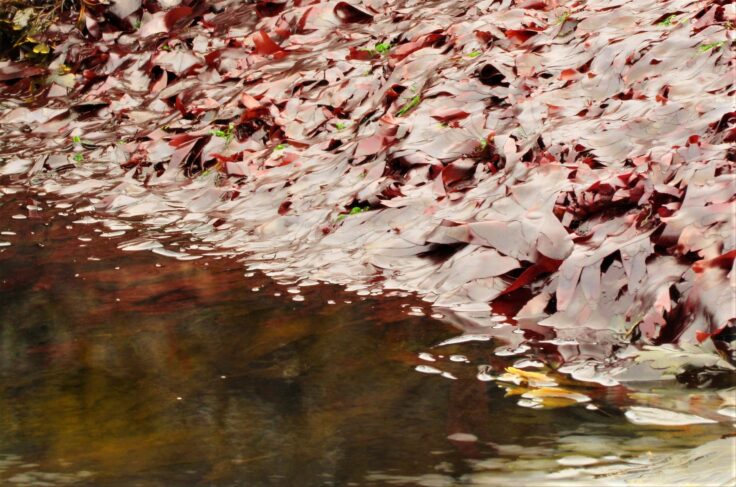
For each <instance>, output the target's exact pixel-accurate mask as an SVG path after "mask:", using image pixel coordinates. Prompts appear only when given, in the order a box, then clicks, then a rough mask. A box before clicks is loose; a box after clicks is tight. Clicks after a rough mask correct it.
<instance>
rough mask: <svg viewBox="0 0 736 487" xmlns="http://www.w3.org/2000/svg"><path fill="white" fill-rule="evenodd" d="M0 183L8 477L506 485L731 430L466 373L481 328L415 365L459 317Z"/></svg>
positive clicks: (620, 393) (2, 476) (2, 400)
mask: <svg viewBox="0 0 736 487" xmlns="http://www.w3.org/2000/svg"><path fill="white" fill-rule="evenodd" d="M1 202H2V206H1V207H0V227H1V228H0V230H2V231H5V232H14V233H15V235H11V234H6V235H3V236H0V241H5V242H9V243H10V244H11V245H9V246H4V247H0V292H1V295H0V296H1V297H0V299H1V300H2V303H1V304H2V306H0V333H1V335H0V485H37V486H42V485H90V486H92V485H95V486H97V485H100V486H108V485H109V486H167V487H168V486H190V485H191V486H199V485H203V486H204V485H207V486H209V485H213V486H236V485H237V486H249V487H259V486H330V485H334V486H343V485H427V486H442V485H467V484H472V485H486V484H493V483H494V482H496V481H497V482H500V483H501V484H504V483H505V484H506V485H508V483H507V482H508V479H509V478H514V477H518V478H525V477H527V476H530V475H532V474H533V475H536V477H533V478H536V479H539V478H544V476H545V475H548V474H549V473H554V472H557V471H559V470H560V469H562V468H563V467H562V466H560V464H559V462H558V460H559V459H560V458H564V457H567V456H570V455H586V456H590V457H594V458H596V459H598V461H600V462H602V463H601V464H610V463H622V462H623V463H625V462H630V463H631V464H632V465H635V464H637V462H638V463H641V461H642V460H641V456H642V455H644V456H646V455H654V454H657V453H660V452H671V451H679V450H683V449H686V448H692V447H695V446H697V445H700V444H703V443H705V442H707V441H709V440H713V439H716V438H719V437H720V436H721V435H722V434H724V432H730V431H731V430H732V428H731V426H730V425H728V424H716V425H702V426H690V427H680V428H645V427H644V428H643V427H641V426H635V425H632V424H630V423H628V422H627V421H626V419H625V418H624V417H623V415H622V413H621V411H620V409H619V407H620V405H621V404H623V403H626V402H627V401H629V402H630V401H631V399H630V398H629V396H628V392H627V391H626V390H623V389H621V388H619V389H616V390H612V391H610V392H603V393H600V394H599V395H598V404H599V405H600V409H598V410H595V411H593V410H587V409H585V408H584V407H582V406H576V407H568V408H558V409H549V410H546V409H545V410H533V409H526V408H521V407H518V406H517V405H516V400H517V398H514V397H504V395H505V391H504V389H502V388H499V387H498V386H497V385H496V384H495V383H493V382H480V381H478V380H477V379H476V378H475V372H474V371H475V367H477V363H476V362H477V361H480V360H482V358H483V356H484V355H487V354H489V353H490V352H489V351H490V350H492V347H491V345H490V344H489V343H488V342H485V343H470V344H468V343H465V344H462V345H458V346H456V348H452V347H450V348H449V349H448V352H447V353H454V352H457V353H465V354H466V355H468V357H470V358H471V362H473V363H471V364H462V365H457V367H458V368H457V370H456V372H455V375H457V376H458V379H457V380H451V379H447V378H444V377H440V376H437V375H428V374H421V373H418V372H417V371H415V370H414V367H415V366H416V365H417V364H421V363H423V362H421V360H419V359H418V357H417V356H418V354H419V353H420V352H423V351H426V350H428V349H430V347H432V346H433V345H435V344H437V343H438V342H440V341H442V340H444V339H446V338H448V337H451V336H454V335H457V334H458V333H459V331H458V330H455V329H453V328H451V327H450V326H449V325H447V324H444V323H442V322H440V321H437V320H433V319H431V318H429V317H418V316H409V315H407V314H406V313H405V310H406V308H405V307H402V306H403V305H406V304H410V305H412V306H416V305H419V306H421V304H419V302H418V301H416V300H413V299H410V298H388V297H373V298H371V297H364V298H361V297H358V296H355V295H353V294H350V293H346V292H344V291H342V290H340V289H338V288H335V287H330V286H314V287H309V288H305V289H304V291H303V292H302V294H303V295H304V297H305V300H304V301H303V302H295V301H293V300H292V296H291V295H290V294H289V293H288V292H286V290H285V288H283V287H281V286H278V285H276V284H273V283H272V282H270V281H269V280H267V279H266V278H264V277H259V276H257V275H256V276H252V277H244V275H243V274H244V271H243V267H242V264H240V263H237V262H234V261H230V260H228V261H225V260H216V259H213V258H205V259H201V260H196V261H189V262H180V261H176V260H171V259H166V258H164V257H161V256H158V255H155V254H153V253H149V252H122V251H120V250H118V249H117V247H116V242H117V241H119V239H117V240H116V239H105V238H100V237H99V236H98V233H99V232H95V230H94V228H93V227H82V226H80V225H75V224H72V221H74V220H77V219H79V218H80V215H78V214H74V213H73V212H70V213H69V214H68V215H63V214H60V213H59V211H56V212H53V211H41V212H38V213H37V212H35V211H30V212H29V211H27V210H26V209H25V205H26V204H27V203H28V200H27V195H24V194H22V193H21V194H16V195H12V196H6V197H4V198H3V199H2V200H1ZM41 206H43V202H41ZM16 214H24V215H29V214H30V218H28V219H13V218H12V215H16ZM68 226H69V227H71V229H70V228H68ZM80 235H81V236H83V238H84V237H85V236H88V237H90V238H91V240H90V241H87V240H86V239H85V240H79V239H78V237H79V236H80ZM254 288H257V290H254ZM276 293H280V294H281V296H275V295H274V294H276ZM328 300H333V301H335V304H327V302H328ZM346 301H351V302H350V303H346ZM463 371H467V373H463ZM659 387H660V391H659V392H658V397H662V396H666V395H668V394H669V395H674V396H675V397H676V398H677V401H679V402H680V403H683V402H684V403H688V401H690V402H693V401H694V402H699V403H701V404H702V403H703V402H704V401H705V402H707V401H709V400H710V399H711V398H712V394H710V393H708V392H702V391H700V392H698V391H687V390H685V389H682V388H680V387H679V386H676V385H668V386H666V387H664V386H662V385H659ZM642 390H643V391H645V392H646V390H647V389H646V388H643V389H642ZM640 392H641V391H640ZM714 404H715V403H714ZM729 428H730V429H729ZM456 433H464V434H466V435H473V436H474V437H475V438H477V440H476V441H457V440H452V439H448V436H450V435H453V434H456ZM454 438H457V437H454ZM468 438H470V437H468ZM468 438H466V439H468ZM470 439H472V438H470ZM604 457H607V459H604ZM540 475H541V476H542V477H539V476H540ZM509 476H511V477H509ZM530 478H532V477H530ZM494 479H495V480H494ZM504 479H506V480H504ZM532 484H533V482H527V483H526V485H532Z"/></svg>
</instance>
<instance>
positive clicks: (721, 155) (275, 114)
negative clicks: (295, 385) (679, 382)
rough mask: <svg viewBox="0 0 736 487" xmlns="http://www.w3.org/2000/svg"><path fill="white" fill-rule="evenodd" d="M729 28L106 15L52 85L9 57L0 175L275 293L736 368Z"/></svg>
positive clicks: (147, 9)
mask: <svg viewBox="0 0 736 487" xmlns="http://www.w3.org/2000/svg"><path fill="white" fill-rule="evenodd" d="M83 5H87V4H83ZM734 22H736V9H735V8H734V5H733V4H731V3H730V2H725V1H708V2H703V1H691V0H673V1H667V2H662V1H656V0H645V1H632V0H595V1H590V2H571V1H553V0H547V1H540V0H523V1H513V0H500V1H494V0H485V1H479V2H478V1H472V2H471V1H456V0H452V1H450V0H436V1H424V0H422V1H417V0H414V1H411V0H402V1H393V0H363V1H357V0H353V1H331V2H310V1H300V0H294V1H288V2H273V1H258V2H255V3H251V2H248V3H246V2H240V1H233V0H224V1H212V2H208V3H205V2H201V1H187V0H183V1H179V2H177V1H176V0H159V1H158V2H155V1H151V0H148V1H146V2H141V1H140V0H112V1H111V2H110V4H109V5H99V4H97V5H94V6H88V8H86V10H85V11H84V12H83V14H82V15H81V16H80V22H79V24H78V25H82V27H81V29H80V28H78V26H77V25H75V24H73V23H72V22H59V23H57V24H55V25H54V26H52V27H51V28H49V29H48V30H47V31H46V32H45V34H44V36H45V37H43V39H41V41H43V42H44V43H45V44H47V45H49V46H52V47H53V51H52V58H53V61H52V62H51V63H50V64H49V65H48V68H42V67H39V66H38V65H32V64H28V63H24V62H18V61H6V62H3V63H1V64H0V82H2V83H3V85H4V86H3V95H2V96H3V101H2V108H1V109H0V121H1V123H2V127H3V129H2V135H1V137H0V141H1V142H0V143H1V144H2V148H3V150H2V159H3V161H4V162H3V163H2V164H3V165H2V167H1V168H0V173H2V174H5V175H13V177H15V178H18V177H21V178H26V181H28V183H29V184H31V185H35V186H37V187H38V188H42V189H43V190H44V191H48V192H54V193H58V194H59V195H61V196H63V197H73V198H80V196H79V195H84V198H87V200H86V201H91V202H92V203H93V204H94V206H95V208H96V209H97V210H99V211H102V212H105V213H108V214H115V215H118V216H119V217H120V218H123V219H126V218H127V219H136V220H138V221H141V222H142V223H143V224H145V225H147V226H149V227H150V228H151V230H152V231H153V230H154V229H155V230H156V232H158V235H168V234H171V233H175V232H182V233H186V234H189V235H192V238H194V239H196V240H197V241H199V244H197V245H196V246H194V245H193V246H192V248H193V249H200V250H201V249H205V250H210V251H212V252H220V253H225V254H228V255H235V256H240V257H242V258H244V259H245V260H246V261H247V262H248V265H249V267H251V268H252V269H261V270H263V271H264V272H266V273H267V274H269V275H271V276H273V277H274V278H276V279H277V280H282V281H288V282H298V281H300V280H305V279H307V280H309V281H310V282H311V281H326V282H333V283H339V284H344V285H348V286H350V287H351V289H355V290H362V291H364V292H368V293H374V294H377V293H381V292H384V291H385V290H389V289H400V290H403V291H411V292H416V293H418V294H419V295H421V296H422V297H423V298H424V299H425V300H426V301H428V302H431V303H432V304H433V306H435V307H437V308H445V309H448V310H452V311H453V312H455V313H458V314H459V315H461V316H463V317H464V318H463V319H466V320H471V321H472V322H473V323H474V324H475V326H476V327H483V326H485V325H488V324H490V323H493V321H492V318H493V316H492V313H493V312H494V311H498V310H503V313H504V314H506V315H508V316H510V317H511V318H512V319H513V320H514V323H516V324H517V325H518V326H520V327H522V328H524V329H526V330H528V331H529V332H530V333H533V334H536V335H538V336H544V337H549V336H558V337H563V338H572V337H580V336H583V335H587V336H589V337H590V340H591V341H592V342H597V343H598V344H599V345H601V349H600V350H599V351H598V352H596V353H593V352H590V353H591V355H590V357H595V358H597V359H601V358H605V357H608V356H610V355H611V354H612V353H613V352H614V351H615V350H618V349H619V348H621V345H622V344H626V343H632V342H633V343H637V344H649V345H652V344H653V345H660V344H666V343H673V344H680V345H685V346H693V345H696V344H699V343H707V344H708V346H709V347H710V350H712V351H714V353H717V354H720V355H721V356H722V357H723V358H726V359H727V360H733V353H734V349H733V346H732V340H733V328H734V326H733V325H734V323H735V322H736V268H735V267H734V259H735V258H736V232H735V231H734V229H735V228H736V174H735V173H734V169H735V168H736V165H735V164H734V161H735V160H736V149H734V146H733V142H734V140H736V110H735V109H734V104H733V99H734V91H735V90H736V87H735V86H734V69H735V62H734V57H733V56H732V53H731V45H732V39H733V25H734ZM41 41H39V42H41ZM39 79H40V80H42V82H39ZM29 93H30V95H29ZM85 204H87V203H85ZM121 246H122V247H123V248H126V247H127V248H128V249H129V250H132V249H158V250H159V252H163V251H165V252H167V253H168V254H170V255H171V256H173V257H179V258H187V257H188V256H189V253H187V251H186V249H183V248H181V247H178V248H166V247H165V242H164V241H163V240H162V239H160V238H159V239H157V238H152V239H150V240H149V241H140V240H136V241H134V242H125V243H122V244H121ZM162 249H163V250H162ZM601 334H605V335H606V336H609V337H611V338H609V339H608V340H607V341H606V340H603V339H601V338H600V336H601ZM603 343H606V345H602V344H603ZM601 350H602V351H601ZM668 350H669V349H668ZM671 350H672V356H675V355H677V354H678V353H679V352H680V350H679V349H678V348H676V347H675V348H672V349H671ZM586 353H588V352H585V351H583V350H579V354H580V355H579V357H578V358H579V359H585V358H586V357H587V356H586ZM651 353H661V352H653V351H652V352H651ZM693 354H695V355H697V353H696V352H693ZM653 360H654V359H653ZM720 362H723V361H722V360H721V361H720Z"/></svg>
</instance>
